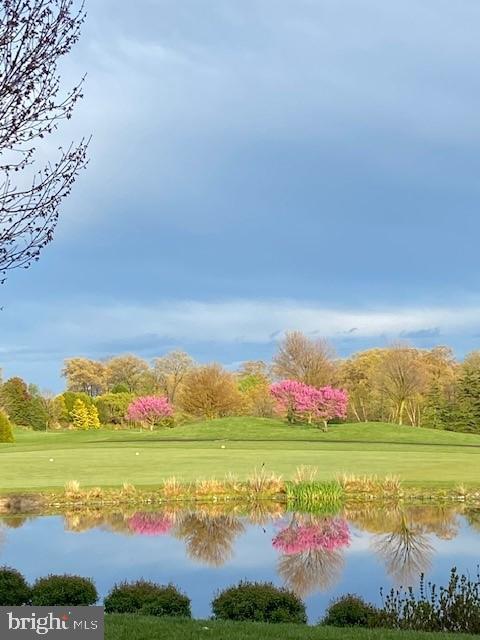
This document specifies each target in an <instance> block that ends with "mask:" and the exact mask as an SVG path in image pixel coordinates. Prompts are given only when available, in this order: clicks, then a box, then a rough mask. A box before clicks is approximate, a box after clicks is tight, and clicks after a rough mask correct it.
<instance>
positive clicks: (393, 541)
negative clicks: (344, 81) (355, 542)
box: [372, 512, 434, 585]
mask: <svg viewBox="0 0 480 640" xmlns="http://www.w3.org/2000/svg"><path fill="white" fill-rule="evenodd" d="M372 547H373V549H374V550H375V552H376V553H378V555H379V556H380V557H381V558H382V560H383V561H384V563H385V567H386V570H387V572H388V574H389V575H391V576H392V578H393V579H394V580H395V581H396V582H397V583H399V584H403V585H413V584H415V583H416V582H417V580H418V577H419V575H420V574H421V573H426V572H427V571H428V570H429V569H430V566H431V562H432V556H433V552H434V548H433V545H432V544H431V542H430V539H429V534H428V532H427V531H426V529H425V527H424V525H422V524H417V523H414V522H412V520H411V519H409V518H408V516H407V514H406V513H405V512H403V513H402V515H401V517H400V520H399V521H398V522H397V524H396V526H395V528H394V529H393V530H392V531H390V532H389V533H386V534H377V535H376V536H374V538H373V542H372Z"/></svg>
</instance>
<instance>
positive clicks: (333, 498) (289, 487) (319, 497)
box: [285, 480, 344, 513]
mask: <svg viewBox="0 0 480 640" xmlns="http://www.w3.org/2000/svg"><path fill="white" fill-rule="evenodd" d="M285 489H286V496H287V505H288V507H289V508H292V509H297V510H301V511H306V512H315V513H318V512H325V513H336V512H337V511H338V510H339V509H340V508H341V506H342V503H343V497H344V492H343V489H342V487H341V486H340V484H339V483H338V482H335V481H333V482H320V481H316V480H314V481H310V482H308V481H304V482H287V483H286V485H285Z"/></svg>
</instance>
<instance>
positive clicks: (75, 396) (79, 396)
mask: <svg viewBox="0 0 480 640" xmlns="http://www.w3.org/2000/svg"><path fill="white" fill-rule="evenodd" d="M62 397H63V400H64V402H65V407H66V409H67V416H68V418H67V419H68V420H70V419H71V415H70V414H71V413H72V411H73V405H74V404H75V400H81V401H82V402H83V404H84V405H86V406H87V407H88V406H89V405H90V404H92V402H93V399H92V398H91V397H90V396H89V395H88V393H84V392H83V391H64V392H63V393H62Z"/></svg>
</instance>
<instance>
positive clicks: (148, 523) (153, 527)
mask: <svg viewBox="0 0 480 640" xmlns="http://www.w3.org/2000/svg"><path fill="white" fill-rule="evenodd" d="M127 523H128V527H129V529H130V530H131V531H132V532H133V533H136V534H139V535H142V536H161V535H164V534H166V533H169V531H170V530H171V528H172V526H173V519H172V518H171V517H170V516H167V515H164V514H161V513H144V512H138V513H135V514H134V515H133V516H132V517H131V518H129V519H128V521H127Z"/></svg>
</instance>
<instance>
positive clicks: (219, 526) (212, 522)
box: [175, 512, 245, 567]
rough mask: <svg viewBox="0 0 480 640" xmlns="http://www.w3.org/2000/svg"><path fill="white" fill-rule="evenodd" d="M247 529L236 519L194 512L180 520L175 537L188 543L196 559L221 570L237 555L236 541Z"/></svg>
mask: <svg viewBox="0 0 480 640" xmlns="http://www.w3.org/2000/svg"><path fill="white" fill-rule="evenodd" d="M244 530H245V527H244V525H243V523H242V522H241V521H240V520H239V519H238V518H236V517H235V516H232V515H211V514H209V513H205V512H192V513H187V514H185V515H184V516H183V517H182V518H181V519H180V521H179V522H178V524H177V526H176V527H175V535H176V537H177V538H179V539H180V540H184V542H185V544H186V548H187V553H188V555H189V556H190V557H191V558H192V559H194V560H199V561H200V562H204V563H206V564H209V565H212V566H214V567H219V566H221V565H222V564H225V562H226V561H227V560H228V559H229V558H230V557H231V556H232V555H233V543H234V541H235V538H236V537H237V536H238V535H239V534H241V533H243V531H244Z"/></svg>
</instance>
